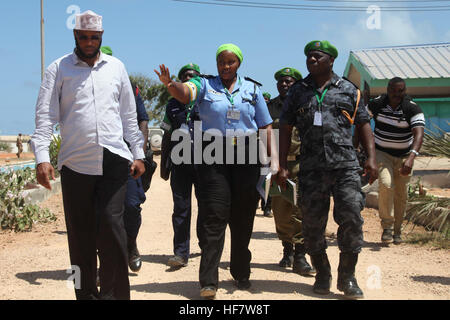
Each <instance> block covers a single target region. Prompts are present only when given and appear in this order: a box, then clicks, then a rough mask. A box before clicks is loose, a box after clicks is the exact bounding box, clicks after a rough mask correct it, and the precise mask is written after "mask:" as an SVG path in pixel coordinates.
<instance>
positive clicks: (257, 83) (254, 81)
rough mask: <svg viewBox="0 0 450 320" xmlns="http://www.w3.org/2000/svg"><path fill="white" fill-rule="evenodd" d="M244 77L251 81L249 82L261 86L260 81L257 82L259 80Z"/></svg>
mask: <svg viewBox="0 0 450 320" xmlns="http://www.w3.org/2000/svg"><path fill="white" fill-rule="evenodd" d="M244 79H245V80H247V81H251V82H253V83H255V84H256V85H257V86H259V87H262V84H261V83H259V82H258V81H256V80H253V79H252V78H249V77H244Z"/></svg>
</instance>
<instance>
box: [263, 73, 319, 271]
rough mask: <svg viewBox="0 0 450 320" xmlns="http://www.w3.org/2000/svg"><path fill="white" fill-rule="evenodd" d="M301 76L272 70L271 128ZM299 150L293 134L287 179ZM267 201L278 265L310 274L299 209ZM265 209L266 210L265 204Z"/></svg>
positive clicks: (296, 165) (294, 168)
mask: <svg viewBox="0 0 450 320" xmlns="http://www.w3.org/2000/svg"><path fill="white" fill-rule="evenodd" d="M301 78H302V75H301V73H300V72H299V71H298V70H296V69H294V68H283V69H281V70H279V71H277V72H276V73H275V80H277V89H278V93H279V96H278V97H276V98H274V99H272V100H270V102H269V104H268V108H269V112H270V116H271V117H272V119H273V124H272V125H273V128H275V129H279V126H280V116H281V112H282V110H283V103H284V101H285V99H286V95H287V93H288V90H289V88H290V87H291V86H292V85H293V84H294V83H295V82H296V81H298V80H300V79H301ZM299 152H300V141H299V140H298V136H296V135H294V137H293V139H292V142H291V149H290V152H289V157H288V166H289V178H290V179H291V180H293V181H295V182H296V181H297V174H298V171H299V161H298V159H297V158H298V155H299ZM267 202H268V205H270V203H271V206H272V211H273V215H274V218H275V227H276V230H277V234H278V238H279V239H280V240H281V243H282V245H283V258H282V259H281V260H280V262H279V264H278V265H279V266H280V267H283V268H286V267H291V266H292V270H293V272H295V273H298V274H300V275H303V276H309V275H312V274H314V273H315V270H314V269H313V268H312V267H311V266H310V265H309V263H308V262H307V261H306V257H305V252H306V251H305V246H304V244H303V237H302V222H301V221H302V216H301V212H300V209H299V208H298V207H297V206H294V205H293V204H291V203H290V202H289V201H287V200H285V199H284V198H282V197H280V196H274V197H271V198H269V199H268V200H267ZM265 209H266V210H267V205H266V208H265ZM266 210H265V211H266ZM269 210H270V208H269ZM265 215H266V212H265Z"/></svg>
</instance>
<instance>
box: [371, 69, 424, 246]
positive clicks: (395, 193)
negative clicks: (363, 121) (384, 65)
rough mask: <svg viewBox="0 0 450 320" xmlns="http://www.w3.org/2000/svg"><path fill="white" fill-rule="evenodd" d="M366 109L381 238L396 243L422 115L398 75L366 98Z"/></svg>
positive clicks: (420, 131)
mask: <svg viewBox="0 0 450 320" xmlns="http://www.w3.org/2000/svg"><path fill="white" fill-rule="evenodd" d="M369 110H370V111H371V112H372V114H373V118H374V120H375V132H374V135H375V148H376V157H377V163H378V170H379V175H378V179H379V180H378V181H379V192H378V212H379V215H380V219H381V227H382V228H383V234H382V236H381V241H382V242H383V243H391V242H392V241H393V242H394V244H400V243H401V242H402V239H401V227H402V222H403V218H404V213H405V209H406V202H407V185H408V182H409V180H410V178H411V176H412V168H413V164H414V159H415V157H416V156H418V155H419V150H420V147H421V146H422V140H423V133H424V127H425V117H424V114H423V112H422V110H421V109H420V107H419V106H418V105H417V104H416V103H415V102H413V101H412V100H411V98H410V97H408V96H406V84H405V81H404V80H403V79H401V78H398V77H395V78H392V79H391V80H390V81H389V83H388V87H387V94H383V95H381V96H379V97H377V98H375V99H374V100H372V101H370V103H369ZM392 231H394V235H393V234H392Z"/></svg>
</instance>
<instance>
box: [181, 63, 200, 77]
mask: <svg viewBox="0 0 450 320" xmlns="http://www.w3.org/2000/svg"><path fill="white" fill-rule="evenodd" d="M199 74H200V67H199V66H198V65H196V64H195V63H192V62H191V63H188V64H187V65H185V66H183V67H181V69H180V71H178V79H180V80H182V79H181V78H183V76H184V78H187V79H188V80H189V79H192V78H193V77H195V76H198V75H199Z"/></svg>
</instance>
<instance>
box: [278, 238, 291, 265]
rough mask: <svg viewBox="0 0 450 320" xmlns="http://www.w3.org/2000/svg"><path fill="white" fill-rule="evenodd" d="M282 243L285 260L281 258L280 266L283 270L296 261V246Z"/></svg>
mask: <svg viewBox="0 0 450 320" xmlns="http://www.w3.org/2000/svg"><path fill="white" fill-rule="evenodd" d="M281 243H282V245H283V258H281V260H280V262H279V263H278V265H279V266H280V267H282V268H286V267H290V266H292V261H293V260H294V246H293V245H292V243H290V242H287V241H282V242H281Z"/></svg>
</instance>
